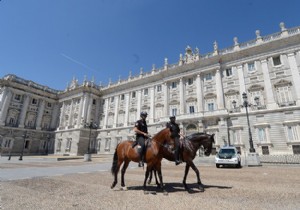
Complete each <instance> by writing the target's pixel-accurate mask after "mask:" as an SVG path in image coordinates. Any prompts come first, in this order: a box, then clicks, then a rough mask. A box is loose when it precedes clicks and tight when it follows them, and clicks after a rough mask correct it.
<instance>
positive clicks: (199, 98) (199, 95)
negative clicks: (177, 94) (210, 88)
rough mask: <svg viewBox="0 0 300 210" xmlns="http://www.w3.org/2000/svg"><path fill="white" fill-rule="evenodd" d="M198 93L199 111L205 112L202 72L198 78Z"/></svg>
mask: <svg viewBox="0 0 300 210" xmlns="http://www.w3.org/2000/svg"><path fill="white" fill-rule="evenodd" d="M196 94H197V105H198V112H203V90H202V83H201V78H200V74H197V78H196Z"/></svg>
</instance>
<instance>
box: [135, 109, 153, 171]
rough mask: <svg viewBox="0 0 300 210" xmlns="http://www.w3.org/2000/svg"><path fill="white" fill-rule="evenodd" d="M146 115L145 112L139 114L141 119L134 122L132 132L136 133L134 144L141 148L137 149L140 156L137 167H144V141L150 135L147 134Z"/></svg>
mask: <svg viewBox="0 0 300 210" xmlns="http://www.w3.org/2000/svg"><path fill="white" fill-rule="evenodd" d="M147 115H148V114H147V112H141V114H140V117H141V119H139V120H138V121H136V123H135V124H134V127H133V131H134V132H135V133H136V143H137V144H138V145H140V146H141V148H140V149H138V152H139V155H140V161H139V167H143V166H144V156H145V141H146V139H147V138H149V137H150V135H149V134H148V127H147V123H146V118H147Z"/></svg>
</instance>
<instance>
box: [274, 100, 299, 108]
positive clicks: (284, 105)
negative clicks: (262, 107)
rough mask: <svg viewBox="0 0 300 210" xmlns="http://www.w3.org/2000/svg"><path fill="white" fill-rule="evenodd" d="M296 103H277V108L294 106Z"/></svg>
mask: <svg viewBox="0 0 300 210" xmlns="http://www.w3.org/2000/svg"><path fill="white" fill-rule="evenodd" d="M295 105H296V101H287V102H278V106H279V107H286V106H295Z"/></svg>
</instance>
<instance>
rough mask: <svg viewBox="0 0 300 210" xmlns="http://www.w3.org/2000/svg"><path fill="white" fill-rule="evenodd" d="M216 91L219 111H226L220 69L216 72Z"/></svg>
mask: <svg viewBox="0 0 300 210" xmlns="http://www.w3.org/2000/svg"><path fill="white" fill-rule="evenodd" d="M216 90H217V103H218V109H224V94H223V86H222V79H221V73H220V69H217V70H216Z"/></svg>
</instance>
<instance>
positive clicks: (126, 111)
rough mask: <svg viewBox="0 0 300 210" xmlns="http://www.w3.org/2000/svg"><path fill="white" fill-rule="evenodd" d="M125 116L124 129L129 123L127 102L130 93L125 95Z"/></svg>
mask: <svg viewBox="0 0 300 210" xmlns="http://www.w3.org/2000/svg"><path fill="white" fill-rule="evenodd" d="M125 100H126V101H125V116H124V127H126V126H128V122H129V101H130V93H126V94H125Z"/></svg>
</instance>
